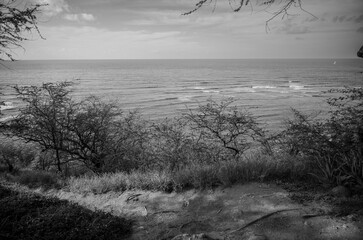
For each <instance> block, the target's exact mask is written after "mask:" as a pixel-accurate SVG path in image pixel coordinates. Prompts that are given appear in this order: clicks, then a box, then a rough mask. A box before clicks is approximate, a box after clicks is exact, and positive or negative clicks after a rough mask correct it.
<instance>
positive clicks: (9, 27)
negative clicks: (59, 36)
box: [0, 0, 44, 61]
mask: <svg viewBox="0 0 363 240" xmlns="http://www.w3.org/2000/svg"><path fill="white" fill-rule="evenodd" d="M15 3H16V0H9V1H6V2H5V1H1V3H0V61H4V60H11V61H14V60H15V59H14V57H13V49H15V48H19V47H20V48H22V46H21V42H23V41H26V40H29V39H28V38H27V37H25V36H24V35H23V34H24V33H25V32H32V31H36V32H37V33H38V35H39V36H40V37H41V38H43V37H42V35H41V34H40V31H39V29H38V26H37V17H36V14H37V13H39V12H40V8H41V7H42V6H44V5H41V4H36V5H31V6H25V7H24V8H23V9H20V8H19V5H20V4H19V5H16V4H15Z"/></svg>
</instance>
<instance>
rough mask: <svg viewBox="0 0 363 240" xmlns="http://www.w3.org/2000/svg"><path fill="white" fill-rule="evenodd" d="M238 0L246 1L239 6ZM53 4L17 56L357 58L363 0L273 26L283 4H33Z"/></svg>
mask: <svg viewBox="0 0 363 240" xmlns="http://www.w3.org/2000/svg"><path fill="white" fill-rule="evenodd" d="M235 1H236V2H238V1H239V0H235ZM27 2H31V3H41V4H48V5H47V6H46V7H43V8H42V13H41V15H39V16H38V20H39V29H40V32H41V34H42V36H43V37H44V38H45V40H44V39H41V38H40V37H39V36H38V35H37V34H36V33H33V34H32V35H31V36H30V39H31V40H30V41H27V42H24V43H23V47H24V49H25V50H22V49H18V50H16V51H15V52H16V56H15V57H16V58H17V59H19V60H28V59H29V60H30V59H246V58H331V59H336V58H356V52H357V51H358V49H359V48H360V47H361V45H362V44H363V0H344V1H342V0H302V7H303V9H300V8H294V7H292V8H291V9H290V11H289V15H287V16H286V15H285V16H284V17H282V16H278V17H276V18H275V19H273V20H272V21H270V22H269V23H268V26H267V28H266V21H267V20H268V19H270V18H271V17H272V16H274V15H273V13H274V12H276V11H277V10H278V9H279V8H280V7H281V5H278V4H277V5H273V6H271V7H269V8H266V6H265V5H261V2H263V0H251V1H250V3H249V4H248V5H247V6H243V8H242V9H241V11H240V12H233V9H232V8H233V7H234V6H236V5H234V3H233V2H232V3H231V5H229V4H228V0H218V1H217V2H216V4H209V5H205V6H204V7H202V8H201V9H199V10H198V11H196V12H194V13H193V14H190V15H186V16H184V15H182V14H183V13H185V12H188V11H190V10H192V9H193V8H194V7H195V4H196V2H198V0H27Z"/></svg>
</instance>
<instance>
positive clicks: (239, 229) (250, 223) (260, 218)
mask: <svg viewBox="0 0 363 240" xmlns="http://www.w3.org/2000/svg"><path fill="white" fill-rule="evenodd" d="M299 209H300V208H292V209H282V210H278V211H275V212H272V213H268V214H266V215H263V216H262V217H259V218H257V219H255V220H253V221H252V222H249V223H247V224H245V225H243V226H242V227H240V228H238V229H236V230H233V231H231V232H230V233H234V232H238V231H241V230H243V229H245V228H247V227H249V226H251V225H252V224H254V223H256V222H258V221H260V220H262V219H265V218H268V217H270V216H272V215H274V214H277V213H281V212H287V211H295V210H299Z"/></svg>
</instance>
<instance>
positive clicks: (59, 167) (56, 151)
mask: <svg viewBox="0 0 363 240" xmlns="http://www.w3.org/2000/svg"><path fill="white" fill-rule="evenodd" d="M55 155H56V158H57V167H58V171H59V172H62V168H61V159H60V154H59V149H56V150H55Z"/></svg>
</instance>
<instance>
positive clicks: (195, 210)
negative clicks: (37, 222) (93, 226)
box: [35, 183, 363, 240]
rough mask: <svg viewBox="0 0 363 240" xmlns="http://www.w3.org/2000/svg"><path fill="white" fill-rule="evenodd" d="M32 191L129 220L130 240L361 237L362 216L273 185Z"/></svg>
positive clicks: (289, 239)
mask: <svg viewBox="0 0 363 240" xmlns="http://www.w3.org/2000/svg"><path fill="white" fill-rule="evenodd" d="M35 191H36V192H38V193H41V194H42V195H47V196H53V197H58V198H60V199H66V200H69V201H72V202H75V203H78V204H80V205H82V206H85V207H87V208H90V209H98V210H102V211H106V212H110V213H112V214H113V215H116V216H122V217H126V218H129V219H132V220H134V227H133V232H134V233H133V235H132V237H131V238H130V239H133V240H134V239H135V240H137V239H140V240H141V239H173V238H174V237H175V236H177V235H180V234H198V233H205V235H204V238H198V239H233V240H234V239H236V240H237V239H249V240H252V239H255V240H256V239H260V240H262V239H269V240H273V239H276V240H283V239H288V240H292V239H309V240H313V239H349V240H350V239H352V240H353V239H356V240H362V239H363V219H358V220H357V219H352V218H350V217H349V216H347V217H344V218H333V217H331V216H328V215H326V214H325V213H326V212H327V209H324V207H323V206H316V205H308V206H305V205H301V204H297V203H294V202H293V201H292V200H291V199H290V198H289V197H288V193H287V192H286V191H285V190H283V189H281V188H280V187H278V186H275V185H272V184H260V183H250V184H246V185H236V186H233V187H230V188H225V189H222V188H217V189H214V190H208V191H196V190H190V191H186V192H182V193H163V192H150V191H127V192H123V193H116V192H111V193H107V194H99V195H95V194H83V195H82V194H75V193H71V192H66V191H64V190H49V191H46V192H44V191H41V190H35ZM178 239H179V238H178ZM184 239H188V238H184ZM189 239H193V238H189Z"/></svg>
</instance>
